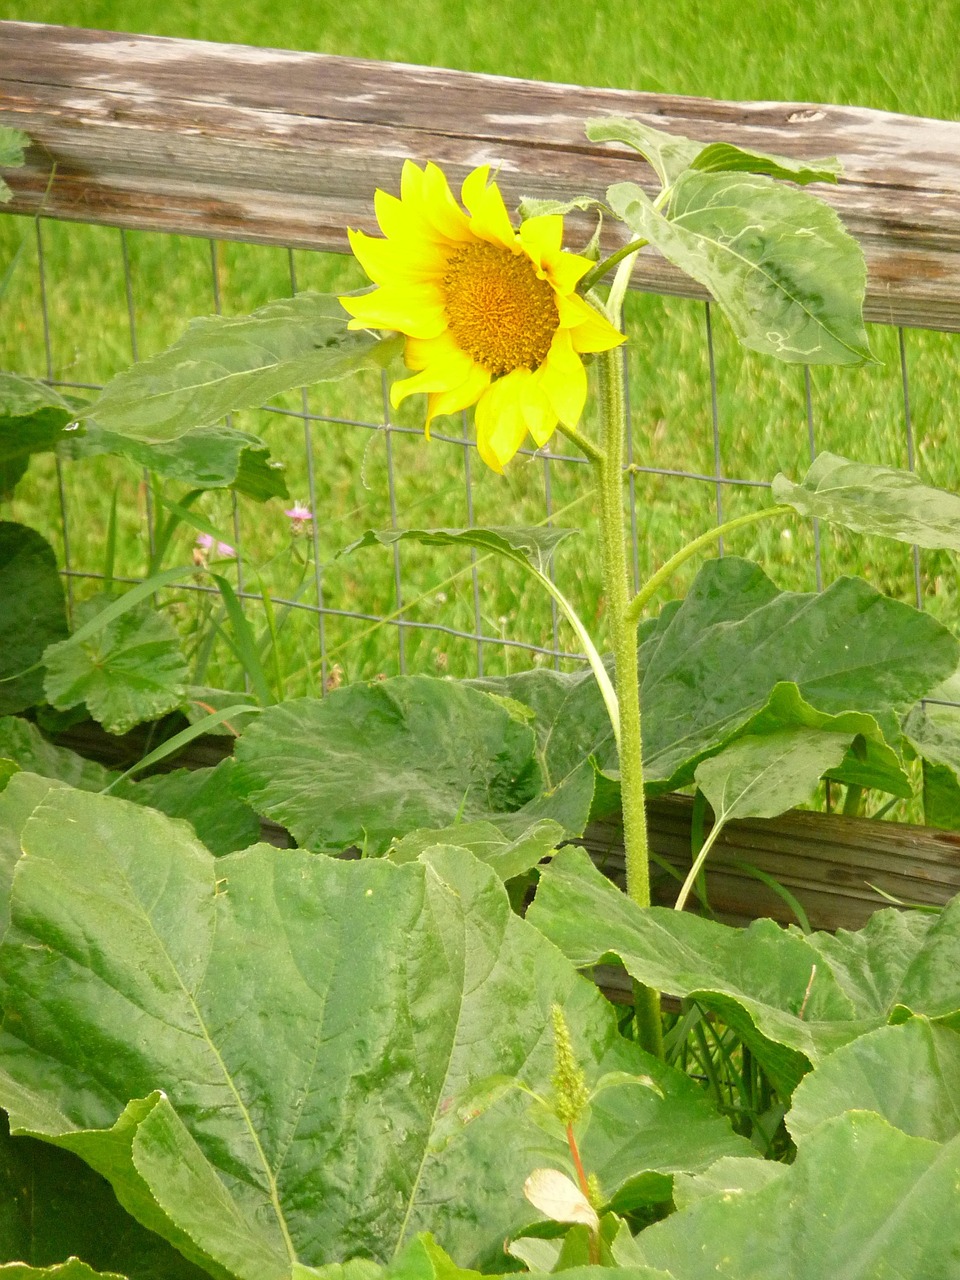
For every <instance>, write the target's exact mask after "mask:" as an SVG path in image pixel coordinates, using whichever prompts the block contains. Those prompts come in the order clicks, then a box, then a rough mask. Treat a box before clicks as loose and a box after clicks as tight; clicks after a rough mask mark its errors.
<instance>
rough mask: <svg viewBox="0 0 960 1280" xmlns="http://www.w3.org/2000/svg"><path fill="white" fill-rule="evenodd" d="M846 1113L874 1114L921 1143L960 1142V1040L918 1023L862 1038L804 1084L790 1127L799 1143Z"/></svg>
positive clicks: (947, 1030) (912, 1021)
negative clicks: (865, 1112) (826, 1123)
mask: <svg viewBox="0 0 960 1280" xmlns="http://www.w3.org/2000/svg"><path fill="white" fill-rule="evenodd" d="M844 1111H875V1112H877V1114H878V1115H881V1116H883V1118H884V1119H885V1120H886V1121H888V1123H890V1124H892V1125H893V1126H894V1127H895V1128H897V1129H902V1130H903V1132H904V1133H909V1134H912V1136H913V1137H915V1138H929V1139H931V1140H932V1141H934V1142H950V1141H951V1140H952V1139H954V1138H956V1137H957V1136H958V1135H960V1035H958V1034H957V1032H956V1031H952V1030H950V1028H948V1027H943V1026H937V1025H935V1024H933V1023H931V1022H929V1021H928V1020H927V1019H926V1018H911V1019H910V1020H909V1021H908V1022H904V1023H901V1024H900V1025H899V1026H892V1027H880V1028H878V1030H876V1031H871V1032H870V1033H869V1034H868V1035H865V1036H860V1038H859V1039H857V1040H854V1041H853V1042H852V1043H851V1044H847V1045H844V1046H843V1047H842V1048H840V1049H838V1050H837V1051H836V1053H832V1054H830V1056H829V1057H828V1058H825V1059H824V1061H823V1062H822V1063H821V1064H820V1065H819V1066H818V1067H817V1070H816V1071H811V1072H810V1074H809V1075H808V1076H806V1077H805V1079H804V1080H803V1081H802V1082H801V1084H800V1087H799V1088H798V1089H797V1091H796V1093H795V1094H794V1096H793V1105H792V1107H791V1109H790V1112H789V1114H788V1116H787V1127H788V1129H789V1130H790V1132H791V1133H792V1134H793V1137H794V1140H795V1141H796V1142H797V1143H798V1144H799V1143H801V1142H803V1141H804V1139H805V1138H806V1137H807V1135H808V1134H810V1133H812V1131H813V1130H814V1129H815V1128H816V1127H817V1125H819V1124H822V1123H823V1122H824V1121H825V1120H829V1119H830V1118H831V1117H832V1116H839V1115H842V1114H843V1112H844Z"/></svg>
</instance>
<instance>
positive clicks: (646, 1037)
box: [597, 262, 663, 1058]
mask: <svg viewBox="0 0 960 1280" xmlns="http://www.w3.org/2000/svg"><path fill="white" fill-rule="evenodd" d="M629 267H630V264H629V262H625V263H624V264H622V266H621V270H625V271H626V272H629ZM597 366H598V371H599V381H600V404H601V418H602V424H603V427H602V429H603V441H602V446H601V449H602V454H601V458H600V461H599V463H598V464H597V490H598V497H599V502H600V545H601V555H602V563H603V584H604V592H605V595H606V601H607V612H608V616H609V618H610V622H611V627H612V630H613V653H614V661H615V663H616V681H617V698H618V702H619V707H620V749H619V756H620V797H621V805H622V809H623V844H624V851H625V856H626V873H627V893H628V895H629V896H630V897H631V898H632V899H633V901H634V902H636V903H637V905H638V906H641V907H648V906H649V905H650V863H649V852H648V842H647V816H646V809H645V806H644V795H643V760H642V756H641V739H640V678H639V673H638V671H637V628H636V625H635V624H634V623H632V622H631V621H630V620H629V618H628V617H627V610H628V607H629V603H630V599H629V590H628V586H627V582H628V578H627V551H626V537H625V532H624V511H623V455H624V447H625V437H626V406H625V403H624V394H623V353H622V351H621V350H620V348H615V349H614V350H613V351H605V352H603V353H601V354H600V355H599V356H598V358H597ZM634 998H635V1007H636V1018H637V1029H638V1032H639V1038H640V1043H641V1044H642V1045H643V1047H644V1048H645V1049H646V1050H647V1051H648V1052H649V1053H653V1054H655V1055H656V1056H657V1057H659V1058H662V1057H663V1028H662V1024H661V1021H660V995H659V992H657V991H654V990H653V989H652V988H650V987H644V986H641V985H640V984H636V986H635V988H634Z"/></svg>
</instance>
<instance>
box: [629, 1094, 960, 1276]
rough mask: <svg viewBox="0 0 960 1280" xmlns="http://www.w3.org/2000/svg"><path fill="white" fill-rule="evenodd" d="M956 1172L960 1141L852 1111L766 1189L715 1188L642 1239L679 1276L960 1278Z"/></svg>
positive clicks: (648, 1253)
mask: <svg viewBox="0 0 960 1280" xmlns="http://www.w3.org/2000/svg"><path fill="white" fill-rule="evenodd" d="M958 1181H960V1140H954V1141H953V1142H952V1143H950V1144H948V1145H946V1146H943V1147H941V1146H939V1145H938V1144H936V1143H932V1142H927V1141H924V1140H923V1139H921V1138H911V1137H908V1136H907V1135H906V1134H903V1133H900V1132H899V1131H898V1130H896V1129H893V1128H891V1127H890V1126H889V1125H888V1124H887V1123H886V1122H885V1121H884V1120H882V1119H880V1117H879V1116H875V1115H870V1114H869V1113H863V1112H851V1113H849V1114H848V1115H844V1116H841V1117H839V1118H838V1119H836V1120H831V1121H828V1122H827V1123H826V1124H824V1125H823V1126H822V1127H821V1128H820V1129H818V1130H817V1132H816V1133H814V1134H812V1135H811V1136H810V1138H809V1139H807V1140H806V1141H805V1142H804V1144H803V1146H802V1147H801V1148H800V1151H799V1154H798V1156H797V1159H796V1162H795V1163H794V1164H793V1165H791V1166H790V1167H789V1168H787V1169H785V1170H784V1172H783V1173H782V1174H781V1175H780V1176H779V1177H777V1178H775V1179H774V1180H773V1181H772V1182H771V1183H770V1184H769V1185H768V1186H766V1187H763V1188H761V1189H760V1190H757V1191H753V1192H742V1193H734V1194H727V1195H717V1196H710V1197H707V1198H706V1199H703V1200H700V1201H699V1202H698V1203H696V1204H693V1205H691V1206H690V1207H689V1208H688V1209H686V1210H684V1211H682V1212H680V1213H676V1214H674V1215H673V1216H672V1217H670V1218H668V1219H667V1220H666V1221H665V1222H660V1223H657V1224H655V1225H654V1226H652V1227H649V1228H648V1229H647V1230H646V1231H644V1232H642V1233H641V1234H640V1235H639V1236H638V1237H637V1239H636V1241H635V1243H636V1245H637V1247H638V1253H639V1254H640V1255H641V1256H642V1258H643V1259H644V1261H645V1262H647V1263H649V1264H650V1265H652V1266H657V1267H663V1268H669V1270H670V1274H671V1275H672V1276H674V1277H675V1280H707V1278H708V1277H709V1278H710V1280H716V1278H718V1277H719V1278H723V1280H770V1278H771V1277H777V1278H778V1280H824V1277H827V1276H830V1277H833V1276H843V1277H846V1278H849V1280H878V1278H879V1277H880V1276H890V1277H893V1276H897V1277H900V1276H902V1277H911V1280H912V1278H914V1277H916V1278H917V1280H919V1278H920V1277H921V1276H922V1277H927V1276H929V1277H933V1276H937V1277H943V1280H947V1277H956V1276H957V1275H960V1267H958V1257H960V1230H958V1228H957V1225H956V1215H955V1213H954V1211H953V1206H954V1204H955V1201H956V1186H957V1184H958Z"/></svg>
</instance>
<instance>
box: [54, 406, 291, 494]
mask: <svg viewBox="0 0 960 1280" xmlns="http://www.w3.org/2000/svg"><path fill="white" fill-rule="evenodd" d="M67 449H68V452H69V454H70V456H72V457H74V458H87V457H94V456H96V455H97V454H102V453H112V454H118V455H119V456H121V457H124V458H129V459H130V461H131V462H134V463H136V465H137V466H138V467H145V468H146V470H148V471H152V472H155V473H156V474H157V475H161V476H168V477H169V478H170V479H171V480H180V481H182V482H183V483H184V484H188V485H190V487H191V488H193V489H224V488H230V489H235V490H236V491H237V493H242V494H244V495H245V496H246V497H248V498H253V499H254V500H255V501H257V502H264V501H266V499H267V498H274V497H279V498H286V497H288V496H289V495H288V492H287V486H286V482H285V480H284V478H283V466H282V464H281V463H279V462H273V461H271V459H270V450H269V448H268V447H267V445H266V444H265V443H264V442H263V440H261V439H260V437H259V436H255V435H251V434H249V433H248V432H246V431H238V430H237V429H236V428H234V427H226V426H213V427H197V428H195V429H194V430H192V431H186V432H184V433H183V435H180V436H178V437H177V438H176V439H174V440H170V441H167V442H166V443H162V444H148V443H146V442H145V441H143V440H140V439H137V438H136V437H132V436H128V435H124V434H123V433H121V432H117V431H107V430H105V429H104V428H103V427H101V426H100V425H99V424H98V423H96V422H88V423H87V424H86V430H85V431H84V432H83V433H82V434H81V433H79V432H78V433H77V434H76V435H75V436H73V437H72V438H71V443H70V444H69V445H68V446H67Z"/></svg>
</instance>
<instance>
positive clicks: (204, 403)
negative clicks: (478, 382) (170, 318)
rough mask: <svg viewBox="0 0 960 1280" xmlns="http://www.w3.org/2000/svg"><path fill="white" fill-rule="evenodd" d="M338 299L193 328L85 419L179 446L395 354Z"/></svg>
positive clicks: (391, 344) (280, 305) (272, 307)
mask: <svg viewBox="0 0 960 1280" xmlns="http://www.w3.org/2000/svg"><path fill="white" fill-rule="evenodd" d="M347 319H348V317H347V315H346V312H345V311H344V310H343V308H342V307H341V306H340V304H339V302H337V300H336V298H334V297H330V296H327V295H325V294H318V293H298V294H297V295H296V296H295V297H293V298H284V299H282V300H280V301H278V302H271V303H269V304H268V305H267V306H265V307H261V308H260V309H259V310H258V311H254V312H253V313H252V314H251V315H249V316H231V317H228V316H205V317H203V318H201V319H197V320H192V321H191V322H190V324H189V326H188V328H187V331H186V333H185V334H184V335H183V337H182V338H180V339H179V340H178V341H177V342H175V343H174V345H173V346H172V347H170V348H169V349H168V350H167V351H164V352H162V353H161V354H160V355H157V356H153V357H152V358H151V359H149V360H143V361H141V362H140V363H139V364H135V365H133V367H132V368H130V369H127V370H126V371H125V372H123V373H121V374H118V375H117V377H115V378H114V379H113V380H112V381H111V382H109V383H108V384H107V386H106V387H105V388H104V390H103V392H102V394H101V395H100V397H99V398H98V399H97V400H95V401H94V403H93V404H92V405H91V406H90V407H89V409H88V410H87V411H86V412H87V416H89V417H92V418H94V419H95V421H96V422H98V423H99V424H100V426H101V427H104V428H105V429H106V430H107V431H115V432H118V433H119V434H121V435H126V436H133V437H135V438H136V439H138V440H142V441H145V442H147V443H149V444H163V443H165V442H167V441H170V440H176V439H177V438H178V437H180V436H183V435H185V434H186V433H187V432H188V431H192V430H194V429H195V428H197V427H208V426H211V425H212V424H213V423H215V422H219V421H220V419H221V418H223V417H224V416H225V415H226V414H228V413H231V412H233V411H234V410H237V409H250V408H255V407H256V406H258V405H261V404H263V403H264V401H266V400H269V399H270V398H271V397H273V396H275V395H278V394H279V393H280V392H281V391H289V390H290V389H291V388H296V387H303V386H310V385H312V384H313V383H315V382H323V381H331V380H335V379H339V378H343V377H346V376H347V375H348V374H351V373H354V372H356V371H357V370H358V369H361V368H364V367H365V366H370V365H375V364H377V363H383V362H384V361H385V360H386V359H388V358H389V355H390V354H392V353H393V352H394V351H395V350H396V349H397V342H396V340H393V339H391V340H388V341H386V342H381V341H380V340H379V339H377V338H375V337H373V336H372V335H371V334H369V333H355V332H350V331H348V330H347Z"/></svg>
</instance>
